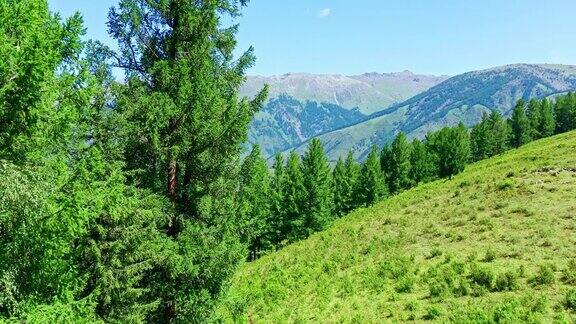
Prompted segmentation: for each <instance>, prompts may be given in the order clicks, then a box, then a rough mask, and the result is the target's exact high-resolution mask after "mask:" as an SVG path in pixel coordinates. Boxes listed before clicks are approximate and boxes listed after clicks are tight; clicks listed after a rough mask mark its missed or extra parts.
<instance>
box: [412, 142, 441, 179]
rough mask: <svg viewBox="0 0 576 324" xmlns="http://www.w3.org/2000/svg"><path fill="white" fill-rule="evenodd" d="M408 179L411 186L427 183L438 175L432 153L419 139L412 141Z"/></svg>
mask: <svg viewBox="0 0 576 324" xmlns="http://www.w3.org/2000/svg"><path fill="white" fill-rule="evenodd" d="M410 166H411V167H410V179H411V180H412V183H413V184H418V183H421V182H428V181H430V180H432V179H434V177H436V174H437V173H438V171H437V170H436V169H437V165H436V163H435V160H434V157H433V155H432V153H430V151H429V150H428V148H427V147H426V144H424V143H422V141H420V140H419V139H414V140H413V141H412V150H411V155H410Z"/></svg>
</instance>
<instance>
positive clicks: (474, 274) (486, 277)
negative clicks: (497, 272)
mask: <svg viewBox="0 0 576 324" xmlns="http://www.w3.org/2000/svg"><path fill="white" fill-rule="evenodd" d="M494 277H495V276H494V272H492V270H491V269H489V268H487V267H483V266H480V265H473V266H472V269H471V271H470V276H469V278H470V281H471V282H472V283H474V284H476V285H478V286H480V287H484V288H486V289H488V290H491V289H492V287H493V286H494Z"/></svg>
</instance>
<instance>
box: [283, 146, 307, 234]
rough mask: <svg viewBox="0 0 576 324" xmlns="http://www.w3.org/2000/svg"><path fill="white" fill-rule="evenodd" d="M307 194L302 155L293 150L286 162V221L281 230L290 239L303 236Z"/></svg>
mask: <svg viewBox="0 0 576 324" xmlns="http://www.w3.org/2000/svg"><path fill="white" fill-rule="evenodd" d="M306 196H307V195H306V188H305V187H304V176H303V174H302V166H301V163H300V156H298V154H297V153H296V152H294V151H292V152H291V153H290V156H289V157H288V161H287V163H286V183H285V185H284V199H283V210H284V212H283V213H284V215H285V221H284V226H283V228H282V230H281V233H282V236H283V237H285V238H287V239H288V240H289V241H296V240H298V239H299V238H301V237H302V232H303V230H302V228H303V226H304V225H305V223H304V219H303V217H302V216H301V215H302V214H303V213H304V211H305V206H304V204H305V199H306V198H307V197H306Z"/></svg>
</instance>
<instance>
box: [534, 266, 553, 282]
mask: <svg viewBox="0 0 576 324" xmlns="http://www.w3.org/2000/svg"><path fill="white" fill-rule="evenodd" d="M555 281H556V276H555V275H554V269H553V268H552V266H550V265H549V264H544V265H540V268H539V269H538V273H537V274H536V275H535V276H534V277H532V279H530V282H531V283H532V284H533V285H549V284H553V283H554V282H555Z"/></svg>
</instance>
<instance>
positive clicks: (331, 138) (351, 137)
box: [286, 64, 576, 160]
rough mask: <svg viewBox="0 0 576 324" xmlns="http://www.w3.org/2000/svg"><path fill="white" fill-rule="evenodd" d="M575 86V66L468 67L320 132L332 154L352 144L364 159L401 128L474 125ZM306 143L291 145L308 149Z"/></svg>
mask: <svg viewBox="0 0 576 324" xmlns="http://www.w3.org/2000/svg"><path fill="white" fill-rule="evenodd" d="M570 90H576V66H567V65H546V64H542V65H531V64H515V65H507V66H502V67H497V68H492V69H487V70H482V71H474V72H468V73H464V74H461V75H458V76H454V77H452V78H449V79H448V80H446V81H444V82H442V83H440V84H438V85H436V86H434V87H432V88H430V89H428V90H427V91H424V92H422V93H420V94H418V95H416V96H414V97H412V98H410V99H408V100H406V101H404V102H402V103H400V104H397V105H394V106H393V107H390V108H388V109H384V110H382V111H379V112H376V113H373V114H372V115H371V116H370V117H369V118H367V119H366V120H365V121H362V122H360V123H357V124H354V125H350V126H348V127H345V128H341V129H336V130H333V131H330V132H327V133H325V134H322V135H320V136H319V137H320V139H321V140H322V141H323V142H324V143H325V145H326V148H327V150H328V152H327V153H328V155H329V157H330V159H331V160H336V159H337V158H338V157H339V156H343V155H344V154H346V152H347V151H348V150H349V149H352V150H353V151H354V152H355V154H356V156H357V157H358V158H360V159H362V158H363V157H364V156H366V154H367V152H368V151H369V149H370V147H371V146H372V145H375V144H376V145H383V144H384V143H386V142H388V141H390V140H391V139H392V138H393V137H394V136H395V135H396V134H397V133H398V132H399V131H403V132H405V133H406V134H407V135H408V137H410V138H414V137H419V138H421V137H424V136H425V135H426V133H427V132H429V131H431V130H435V129H438V128H441V127H443V126H446V125H453V124H457V123H458V122H460V121H462V122H464V123H465V124H466V125H467V126H471V125H473V124H475V123H477V122H478V121H479V119H480V118H481V116H482V113H484V112H488V111H490V110H498V111H500V112H502V113H503V114H504V115H508V114H509V112H510V111H511V109H512V108H513V106H514V104H515V102H516V101H517V100H518V99H519V98H524V99H527V100H528V99H530V98H542V97H546V96H551V95H554V94H558V93H563V92H567V91H570ZM306 144H307V143H302V144H300V145H299V146H296V147H293V148H289V149H288V150H286V151H290V150H292V149H296V150H297V151H299V152H303V151H304V150H305V148H306Z"/></svg>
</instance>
